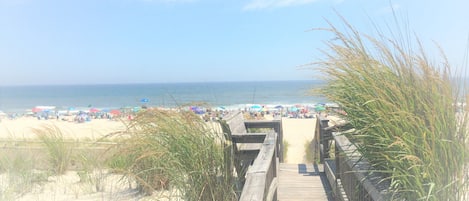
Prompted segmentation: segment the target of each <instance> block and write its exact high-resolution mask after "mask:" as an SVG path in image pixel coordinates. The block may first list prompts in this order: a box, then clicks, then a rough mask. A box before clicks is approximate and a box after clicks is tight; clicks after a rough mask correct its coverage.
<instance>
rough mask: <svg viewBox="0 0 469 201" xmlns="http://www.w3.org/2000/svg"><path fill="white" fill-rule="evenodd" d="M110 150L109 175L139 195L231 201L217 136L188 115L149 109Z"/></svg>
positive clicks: (225, 151)
mask: <svg viewBox="0 0 469 201" xmlns="http://www.w3.org/2000/svg"><path fill="white" fill-rule="evenodd" d="M128 127H129V132H127V133H128V136H122V137H124V138H125V140H123V141H122V143H120V145H118V146H116V147H114V149H116V154H115V155H114V157H113V158H111V160H110V164H111V167H113V169H114V171H118V172H122V173H124V174H126V175H128V176H130V177H131V178H133V179H135V181H136V182H137V184H138V186H139V188H140V189H141V191H142V192H143V193H146V194H152V193H153V194H155V193H157V192H169V194H168V193H166V194H165V196H168V197H171V198H172V199H179V198H182V199H184V200H236V194H235V189H234V184H235V181H234V179H235V177H234V176H233V165H232V159H231V151H230V150H229V148H228V146H225V144H224V143H223V139H220V137H222V135H219V134H218V133H216V132H214V130H213V129H212V128H210V127H208V126H207V124H205V123H204V121H203V120H202V119H201V118H200V117H199V116H197V115H195V114H194V113H193V112H186V111H169V110H159V109H149V110H146V111H143V112H140V113H139V114H138V115H137V116H136V118H135V119H134V120H133V121H132V122H131V123H130V124H129V126H128Z"/></svg>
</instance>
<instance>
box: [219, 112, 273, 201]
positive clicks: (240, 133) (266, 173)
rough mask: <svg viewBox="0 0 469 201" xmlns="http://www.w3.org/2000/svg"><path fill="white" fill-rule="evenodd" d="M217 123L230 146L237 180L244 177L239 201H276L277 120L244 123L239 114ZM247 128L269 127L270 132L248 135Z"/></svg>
mask: <svg viewBox="0 0 469 201" xmlns="http://www.w3.org/2000/svg"><path fill="white" fill-rule="evenodd" d="M221 123H222V128H223V132H224V133H225V134H227V137H228V140H230V141H231V142H232V144H233V151H234V161H235V168H236V172H237V174H238V177H239V178H241V180H243V178H245V180H243V181H242V191H241V193H240V200H242V201H248V200H249V201H254V200H259V201H271V200H277V186H278V178H277V175H278V163H279V157H278V153H281V151H279V150H281V149H282V146H281V143H279V136H281V134H282V129H281V121H279V120H274V121H244V118H243V116H242V113H236V114H231V115H229V116H226V117H225V118H224V120H223V121H221ZM249 128H271V129H273V131H270V132H267V133H248V132H247V130H248V129H249ZM279 133H280V135H279ZM280 138H281V137H280Z"/></svg>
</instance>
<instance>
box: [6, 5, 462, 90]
mask: <svg viewBox="0 0 469 201" xmlns="http://www.w3.org/2000/svg"><path fill="white" fill-rule="evenodd" d="M468 8H469V1H467V0H447V1H441V0H0V86H9V85H61V84H114V83H166V82H219V81H269V80H310V79H315V75H316V74H317V72H316V71H314V70H312V69H310V68H308V67H306V69H305V67H304V65H305V64H308V63H311V62H314V61H317V60H318V59H320V58H322V57H323V53H321V50H324V49H327V48H326V45H325V42H327V41H329V40H331V39H332V38H333V35H332V34H331V33H328V32H326V31H317V30H315V29H316V28H327V27H328V24H327V21H329V22H331V23H332V24H334V25H335V26H337V27H339V28H343V27H344V26H343V23H342V22H341V21H340V18H339V17H338V14H340V15H341V16H343V17H344V18H345V19H346V20H347V21H348V22H349V23H350V24H352V25H353V26H354V27H355V28H356V29H357V30H359V31H360V32H363V33H369V34H373V33H374V32H376V27H379V28H380V29H387V28H388V27H392V26H393V24H395V23H394V18H393V11H394V13H395V16H397V18H398V20H399V21H401V22H403V23H401V25H403V26H405V27H406V29H408V30H409V32H411V33H412V34H415V35H417V36H418V37H419V39H420V40H421V41H422V43H423V44H424V46H425V47H426V48H427V47H428V50H429V52H431V53H432V52H437V51H438V50H435V49H437V48H436V45H435V43H437V44H438V45H439V46H441V48H442V49H443V50H444V51H445V53H446V54H447V56H448V59H449V60H450V63H451V64H453V65H456V66H463V65H464V61H465V60H467V59H465V58H467V57H466V56H467V49H468V47H469V42H468V39H469V11H468ZM312 30H315V31H312ZM430 55H433V54H430ZM465 55H466V56H465Z"/></svg>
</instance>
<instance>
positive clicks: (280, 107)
mask: <svg viewBox="0 0 469 201" xmlns="http://www.w3.org/2000/svg"><path fill="white" fill-rule="evenodd" d="M275 109H283V106H281V105H277V106H275Z"/></svg>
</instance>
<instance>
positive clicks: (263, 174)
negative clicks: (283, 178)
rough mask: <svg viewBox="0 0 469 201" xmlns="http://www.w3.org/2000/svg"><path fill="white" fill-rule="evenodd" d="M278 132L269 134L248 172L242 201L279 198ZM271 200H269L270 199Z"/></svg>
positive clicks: (262, 200) (261, 200)
mask: <svg viewBox="0 0 469 201" xmlns="http://www.w3.org/2000/svg"><path fill="white" fill-rule="evenodd" d="M276 143H277V135H276V133H269V134H267V136H266V138H265V140H264V143H263V144H262V147H261V150H260V151H259V154H258V155H257V157H256V159H255V160H254V163H253V164H252V166H250V167H249V170H248V172H247V174H246V183H245V184H244V187H243V192H242V193H241V197H240V201H255V200H259V201H264V200H268V199H267V198H268V197H271V198H269V199H270V200H277V198H276V197H277V196H276V191H277V185H278V184H277V183H278V182H277V181H278V180H277V179H276V178H277V160H276V158H277V156H276V154H275V153H276V152H275V150H276V149H275V146H276ZM270 200H269V201H270Z"/></svg>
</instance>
